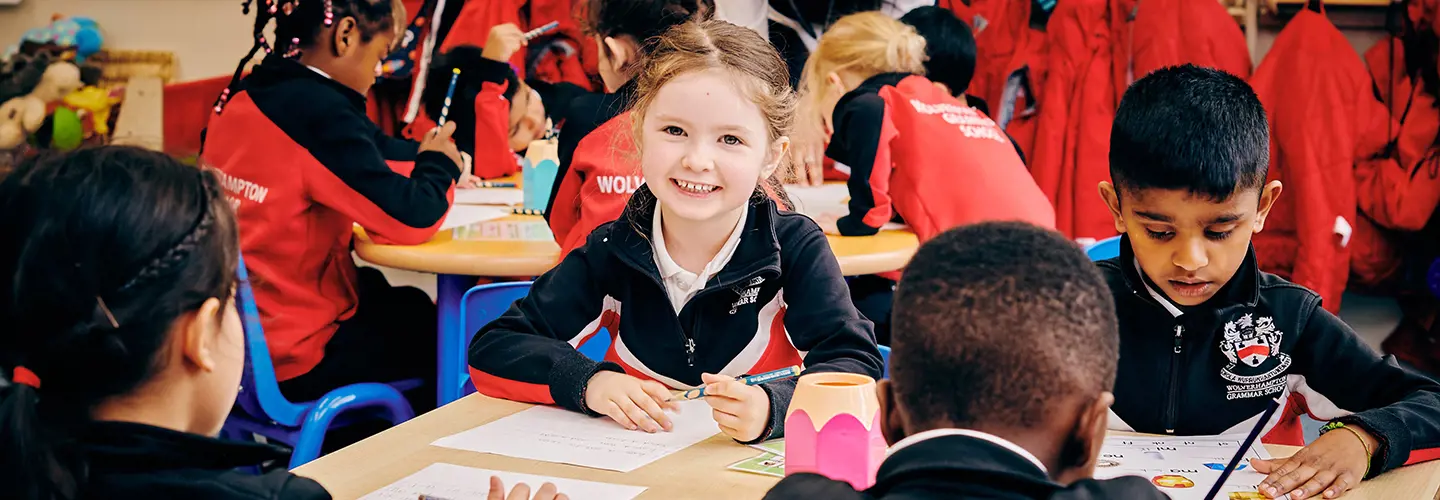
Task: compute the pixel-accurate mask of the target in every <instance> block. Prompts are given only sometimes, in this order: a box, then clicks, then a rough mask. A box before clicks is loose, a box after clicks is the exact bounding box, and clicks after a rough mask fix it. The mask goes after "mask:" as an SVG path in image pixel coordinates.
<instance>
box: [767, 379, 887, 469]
mask: <svg viewBox="0 0 1440 500" xmlns="http://www.w3.org/2000/svg"><path fill="white" fill-rule="evenodd" d="M885 447H886V444H885V437H884V436H882V435H881V434H880V400H879V398H877V397H876V396H875V379H872V378H870V377H867V376H864V375H856V374H853V373H815V374H810V375H804V376H801V377H800V380H799V381H798V382H797V383H796V387H795V395H794V396H793V397H791V399H790V408H789V410H787V412H786V414H785V475H787V476H788V475H790V474H795V473H797V472H813V473H816V474H821V475H823V476H825V477H829V478H831V479H835V480H838V481H845V482H847V483H850V485H851V486H854V487H855V488H856V489H865V488H869V487H870V486H871V485H873V484H875V471H876V470H877V469H879V468H880V462H881V461H882V460H884V459H885Z"/></svg>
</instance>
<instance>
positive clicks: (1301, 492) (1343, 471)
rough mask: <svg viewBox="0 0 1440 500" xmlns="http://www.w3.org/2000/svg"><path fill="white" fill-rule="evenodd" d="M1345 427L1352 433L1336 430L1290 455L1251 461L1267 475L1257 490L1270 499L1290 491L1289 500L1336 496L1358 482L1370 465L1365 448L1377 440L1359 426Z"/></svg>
mask: <svg viewBox="0 0 1440 500" xmlns="http://www.w3.org/2000/svg"><path fill="white" fill-rule="evenodd" d="M1345 429H1350V430H1353V431H1355V432H1349V431H1347V430H1341V429H1335V430H1333V431H1330V432H1326V433H1325V434H1323V435H1321V436H1320V437H1319V438H1317V439H1316V440H1315V441H1314V442H1312V443H1310V445H1309V446H1306V447H1304V448H1301V449H1300V451H1298V452H1296V453H1295V455H1294V456H1291V457H1290V458H1277V459H1272V460H1254V461H1252V465H1253V466H1254V467H1255V471H1256V472H1259V473H1261V474H1268V475H1269V477H1266V478H1265V481H1263V482H1261V483H1260V487H1259V489H1260V493H1263V494H1265V495H1268V496H1269V497H1270V498H1280V497H1282V496H1283V495H1285V494H1289V495H1290V499H1291V500H1301V499H1305V498H1310V497H1313V496H1322V497H1324V498H1339V497H1340V496H1341V495H1344V494H1345V492H1346V491H1349V490H1350V489H1351V488H1354V487H1355V486H1357V485H1359V484H1360V481H1361V480H1363V479H1364V478H1365V474H1366V473H1367V472H1368V471H1369V468H1370V467H1369V466H1370V453H1369V452H1368V451H1367V450H1374V449H1375V448H1376V446H1378V445H1379V441H1377V440H1376V439H1375V438H1374V437H1373V436H1371V435H1370V434H1369V433H1367V432H1365V431H1364V430H1362V429H1360V428H1359V427H1354V426H1349V427H1345ZM1362 441H1363V442H1362Z"/></svg>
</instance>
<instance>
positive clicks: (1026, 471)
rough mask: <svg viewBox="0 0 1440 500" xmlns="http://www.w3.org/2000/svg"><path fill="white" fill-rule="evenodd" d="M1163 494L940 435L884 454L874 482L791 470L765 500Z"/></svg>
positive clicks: (1136, 499)
mask: <svg viewBox="0 0 1440 500" xmlns="http://www.w3.org/2000/svg"><path fill="white" fill-rule="evenodd" d="M929 498H946V499H949V498H971V499H981V498H984V499H994V500H1001V499H1005V500H1021V499H1027V500H1028V499H1033V500H1040V499H1054V500H1101V499H1116V500H1121V499H1123V500H1166V499H1167V497H1166V496H1165V494H1164V493H1161V492H1160V491H1159V490H1156V489H1155V487H1154V486H1151V485H1150V483H1149V482H1148V481H1146V480H1145V479H1144V478H1140V477H1122V478H1117V479H1110V480H1105V481H1097V480H1083V481H1077V482H1075V483H1073V484H1071V485H1069V486H1064V485H1060V484H1057V483H1055V482H1054V481H1051V480H1050V478H1049V477H1046V475H1045V472H1044V471H1041V470H1040V469H1039V468H1038V467H1035V464H1033V463H1031V462H1030V461H1029V460H1026V459H1025V458H1024V457H1021V456H1020V455H1017V454H1015V452H1013V451H1010V450H1007V449H1005V448H1003V447H1001V446H999V445H996V444H994V443H990V442H988V441H985V440H982V439H978V438H973V437H969V436H942V437H936V438H932V439H926V440H924V441H920V442H918V443H915V444H912V445H910V446H906V447H905V448H902V449H900V450H899V451H896V452H895V453H894V454H893V455H890V456H889V457H886V458H885V462H883V463H881V464H880V470H879V472H877V473H876V475H875V485H874V486H871V487H870V489H867V490H865V491H863V492H862V491H855V489H854V488H852V487H851V486H850V484H849V483H846V482H843V481H836V480H833V479H829V478H827V477H825V476H821V475H818V474H795V475H793V476H790V477H787V478H785V479H784V480H783V481H780V483H779V484H776V485H775V488H773V489H771V490H770V492H769V493H767V494H765V500H791V499H794V500H812V499H814V500H818V499H825V500H852V499H853V500H860V499H866V500H870V499H887V500H919V499H929Z"/></svg>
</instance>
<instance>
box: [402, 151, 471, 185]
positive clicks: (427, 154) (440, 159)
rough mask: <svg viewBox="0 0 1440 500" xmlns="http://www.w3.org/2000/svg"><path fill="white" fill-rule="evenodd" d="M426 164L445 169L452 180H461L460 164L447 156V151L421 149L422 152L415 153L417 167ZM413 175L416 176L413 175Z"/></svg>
mask: <svg viewBox="0 0 1440 500" xmlns="http://www.w3.org/2000/svg"><path fill="white" fill-rule="evenodd" d="M425 164H428V165H434V166H435V167H436V168H439V169H440V170H444V171H445V174H446V175H449V176H450V180H451V181H458V180H460V166H459V165H456V164H455V162H454V161H452V160H451V159H450V157H449V156H445V153H441V152H439V151H421V152H420V154H417V155H415V168H420V166H421V165H425ZM411 177H414V176H413V175H412V176H411Z"/></svg>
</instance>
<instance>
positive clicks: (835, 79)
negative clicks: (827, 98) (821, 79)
mask: <svg viewBox="0 0 1440 500" xmlns="http://www.w3.org/2000/svg"><path fill="white" fill-rule="evenodd" d="M825 80H826V81H829V82H830V89H831V90H834V91H835V97H836V98H837V99H838V98H839V97H840V96H843V95H845V92H846V91H845V80H844V79H843V78H840V73H837V72H834V71H831V72H830V74H829V75H825Z"/></svg>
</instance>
